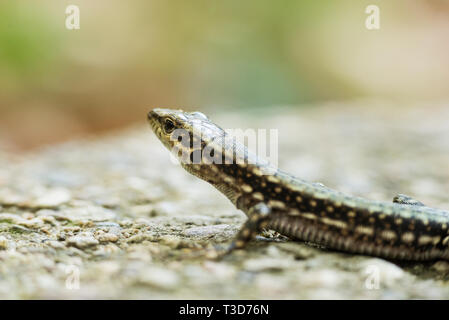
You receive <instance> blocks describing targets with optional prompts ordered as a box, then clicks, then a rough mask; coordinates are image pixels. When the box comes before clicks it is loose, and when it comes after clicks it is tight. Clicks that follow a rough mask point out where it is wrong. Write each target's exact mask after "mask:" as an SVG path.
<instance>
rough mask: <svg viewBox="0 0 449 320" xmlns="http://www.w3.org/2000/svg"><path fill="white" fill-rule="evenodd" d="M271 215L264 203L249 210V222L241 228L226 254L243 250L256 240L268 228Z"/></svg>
mask: <svg viewBox="0 0 449 320" xmlns="http://www.w3.org/2000/svg"><path fill="white" fill-rule="evenodd" d="M270 213H271V209H270V207H268V206H267V205H266V204H265V203H263V202H260V203H258V204H256V205H254V206H252V207H251V208H250V209H249V210H248V220H246V221H245V223H244V224H243V226H242V227H241V228H240V230H239V232H238V233H237V235H236V237H235V238H234V239H233V240H232V242H231V244H230V245H229V247H228V248H227V249H226V251H225V253H224V254H228V253H230V252H232V251H233V250H234V249H241V248H243V247H245V246H246V245H247V244H248V242H250V241H251V240H252V239H254V238H255V237H256V235H257V234H258V233H260V232H261V231H262V230H263V229H264V228H266V227H267V225H268V219H269V215H270Z"/></svg>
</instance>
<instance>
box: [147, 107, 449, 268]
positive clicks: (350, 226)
mask: <svg viewBox="0 0 449 320" xmlns="http://www.w3.org/2000/svg"><path fill="white" fill-rule="evenodd" d="M148 121H149V124H150V126H151V128H152V130H153V131H154V133H155V134H156V136H157V137H158V138H159V139H160V140H161V142H162V143H163V144H164V145H165V146H166V147H167V148H168V149H169V150H173V148H177V150H178V152H177V154H176V156H178V157H179V159H180V160H185V159H186V157H187V159H190V160H192V159H193V158H194V157H195V153H201V152H204V151H205V150H206V149H207V151H208V152H210V150H213V152H212V153H210V154H211V155H213V158H214V159H221V160H222V161H221V162H222V163H215V162H212V163H210V161H209V162H204V161H202V162H200V163H188V162H186V161H184V162H183V161H181V164H182V166H183V167H184V169H186V170H187V171H188V172H189V173H191V174H193V175H195V176H197V177H199V178H201V179H203V180H205V181H207V182H209V183H210V184H212V185H213V186H214V187H216V188H217V189H218V190H219V191H220V192H222V193H223V194H224V195H225V196H226V197H228V198H229V199H230V200H231V202H232V203H233V204H234V205H235V206H236V207H237V208H238V209H240V210H242V211H243V212H245V213H246V214H247V216H248V221H247V222H246V223H245V224H244V225H243V227H242V228H241V230H240V232H239V233H238V235H237V237H236V239H235V240H234V241H233V242H232V245H231V247H230V250H229V251H231V250H232V249H234V248H241V247H243V246H245V244H246V243H247V242H248V241H250V240H251V239H253V238H254V237H255V235H256V234H257V233H259V232H260V231H261V230H263V229H272V230H275V231H277V232H279V233H281V234H283V235H285V236H287V237H290V238H293V239H299V240H302V241H308V242H313V243H316V244H319V245H322V246H325V247H327V248H331V249H336V250H341V251H345V252H352V253H358V254H366V255H372V256H380V257H385V258H390V259H400V260H434V259H446V260H449V230H448V225H449V212H448V211H443V210H438V209H433V208H430V207H426V206H424V205H423V204H422V203H420V202H419V201H416V200H414V199H411V198H409V197H407V196H404V195H398V196H397V197H395V199H394V202H381V201H371V200H367V199H363V198H359V197H354V196H350V195H346V194H343V193H341V192H338V191H334V190H331V189H329V188H327V187H325V186H323V185H321V184H317V183H311V182H307V181H304V180H302V179H299V178H296V177H294V176H292V175H290V174H288V173H286V172H283V171H281V170H278V169H273V168H272V167H271V166H270V164H268V163H267V162H265V161H262V160H261V159H258V158H257V156H255V155H254V154H252V153H251V152H250V151H248V150H247V149H246V148H245V146H243V145H241V144H239V143H237V142H236V141H232V140H231V141H232V142H231V143H230V142H229V139H227V133H226V132H225V131H224V130H223V129H221V128H220V127H219V126H217V125H216V124H214V123H213V122H211V121H210V120H209V119H208V118H207V117H206V116H205V115H204V114H202V113H200V112H183V111H182V110H171V109H154V110H152V111H150V112H149V114H148ZM194 128H200V130H201V134H199V133H198V130H195V129H194ZM176 129H181V130H183V132H185V133H186V135H188V138H189V139H188V143H185V141H181V140H182V139H173V136H172V133H173V132H174V131H176ZM180 141H181V142H180ZM182 152H184V153H183V156H181V155H180V154H181V153H182ZM226 160H232V161H226ZM267 168H269V169H270V170H272V171H267Z"/></svg>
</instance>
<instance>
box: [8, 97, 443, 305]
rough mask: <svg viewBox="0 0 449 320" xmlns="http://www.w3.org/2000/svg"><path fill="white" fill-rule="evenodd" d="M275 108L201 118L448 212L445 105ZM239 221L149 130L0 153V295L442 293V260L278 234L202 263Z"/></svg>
mask: <svg viewBox="0 0 449 320" xmlns="http://www.w3.org/2000/svg"><path fill="white" fill-rule="evenodd" d="M277 110H278V112H275V109H273V111H271V112H266V113H262V114H260V115H259V116H258V117H257V118H255V119H254V118H253V116H252V115H251V114H250V113H243V114H242V113H241V112H240V111H238V110H234V111H228V112H227V113H226V114H223V113H222V114H218V113H215V114H213V113H212V114H210V117H211V118H212V119H213V120H215V121H216V122H217V123H219V124H220V125H221V126H222V127H224V128H235V127H241V128H249V127H251V128H278V129H279V142H280V146H279V147H280V149H279V166H280V167H281V168H282V169H284V170H286V171H289V172H291V173H293V174H295V175H297V176H300V177H302V178H304V179H307V180H310V181H316V182H321V183H324V184H325V185H326V186H328V187H331V188H335V189H339V190H341V191H345V192H348V193H350V194H354V195H359V196H364V197H367V198H371V199H380V200H388V201H390V200H391V199H392V198H393V196H394V195H395V194H396V193H405V194H408V195H411V196H413V197H416V198H418V199H419V200H420V201H422V202H424V203H425V204H427V205H430V206H434V207H439V208H446V209H448V208H449V194H448V193H447V190H449V126H448V125H447V119H449V107H448V105H443V104H442V105H422V106H416V107H407V108H397V107H395V106H394V105H388V104H387V105H386V104H380V103H379V104H371V105H370V106H369V107H367V106H366V104H365V103H353V104H350V105H348V104H345V105H339V104H326V105H323V106H319V107H313V108H302V109H297V110H296V109H288V108H285V109H282V110H281V109H277ZM279 110H281V111H279ZM0 150H1V149H0ZM244 220H245V216H244V215H243V214H242V213H241V212H239V211H237V210H236V209H235V208H233V206H232V205H231V203H230V202H229V201H228V200H227V199H226V198H225V197H224V196H222V195H221V194H220V193H219V192H217V191H216V190H215V189H213V188H212V187H210V186H209V185H208V184H206V183H205V182H202V181H200V180H198V179H197V178H195V177H192V176H190V175H189V174H187V173H186V172H184V170H182V169H181V168H180V167H179V166H177V165H174V164H172V163H171V161H170V158H169V154H168V152H167V151H166V150H165V149H164V148H163V147H162V145H161V144H160V142H158V141H157V140H156V138H155V137H154V135H153V134H152V133H151V131H150V130H149V128H147V127H146V126H137V127H134V128H130V129H127V130H124V131H121V132H116V133H114V134H110V135H108V136H103V137H98V138H95V139H86V140H78V141H72V142H68V143H64V144H61V145H57V146H51V147H47V148H44V149H41V150H39V151H35V152H33V153H28V154H25V155H12V154H8V153H6V152H4V151H0V299H15V298H18V299H42V298H50V299H53V298H54V299H68V298H88V299H90V298H95V299H97V298H105V299H109V298H115V299H164V298H167V299H223V298H228V299H229V298H230V299H347V298H350V299H370V298H372V299H408V298H425V299H428V298H430V299H447V298H449V261H447V262H445V261H433V262H428V263H403V262H402V263H399V262H393V261H387V260H384V259H380V258H374V257H367V256H359V255H352V254H344V253H339V252H334V251H331V250H326V249H324V248H318V247H316V246H314V245H311V244H305V243H301V242H294V241H290V240H288V239H286V238H284V237H280V236H279V235H277V234H276V233H273V232H265V233H264V234H262V236H260V237H258V239H257V240H256V241H254V242H252V243H251V245H250V246H249V247H248V249H247V250H245V251H242V250H239V251H236V252H235V253H233V254H232V255H230V256H228V257H226V258H225V259H224V260H222V261H214V260H211V259H210V252H211V250H212V249H213V247H214V245H225V244H226V242H228V241H229V240H230V239H231V238H232V237H233V235H234V234H235V233H236V232H237V230H238V228H239V226H240V225H241V223H242V222H243V221H244Z"/></svg>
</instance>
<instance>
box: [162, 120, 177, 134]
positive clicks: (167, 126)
mask: <svg viewBox="0 0 449 320" xmlns="http://www.w3.org/2000/svg"><path fill="white" fill-rule="evenodd" d="M173 130H175V124H174V123H173V121H171V120H170V119H165V121H164V131H165V133H167V134H169V133H172V132H173Z"/></svg>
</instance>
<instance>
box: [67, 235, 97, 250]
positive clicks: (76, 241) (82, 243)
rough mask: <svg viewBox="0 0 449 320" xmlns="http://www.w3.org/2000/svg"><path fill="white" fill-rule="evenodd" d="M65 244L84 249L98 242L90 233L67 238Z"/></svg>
mask: <svg viewBox="0 0 449 320" xmlns="http://www.w3.org/2000/svg"><path fill="white" fill-rule="evenodd" d="M67 244H68V245H71V246H74V247H77V248H78V249H85V248H89V247H92V246H96V245H97V244H99V242H98V240H97V239H95V238H94V237H93V236H91V235H77V236H73V237H70V238H68V239H67Z"/></svg>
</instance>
